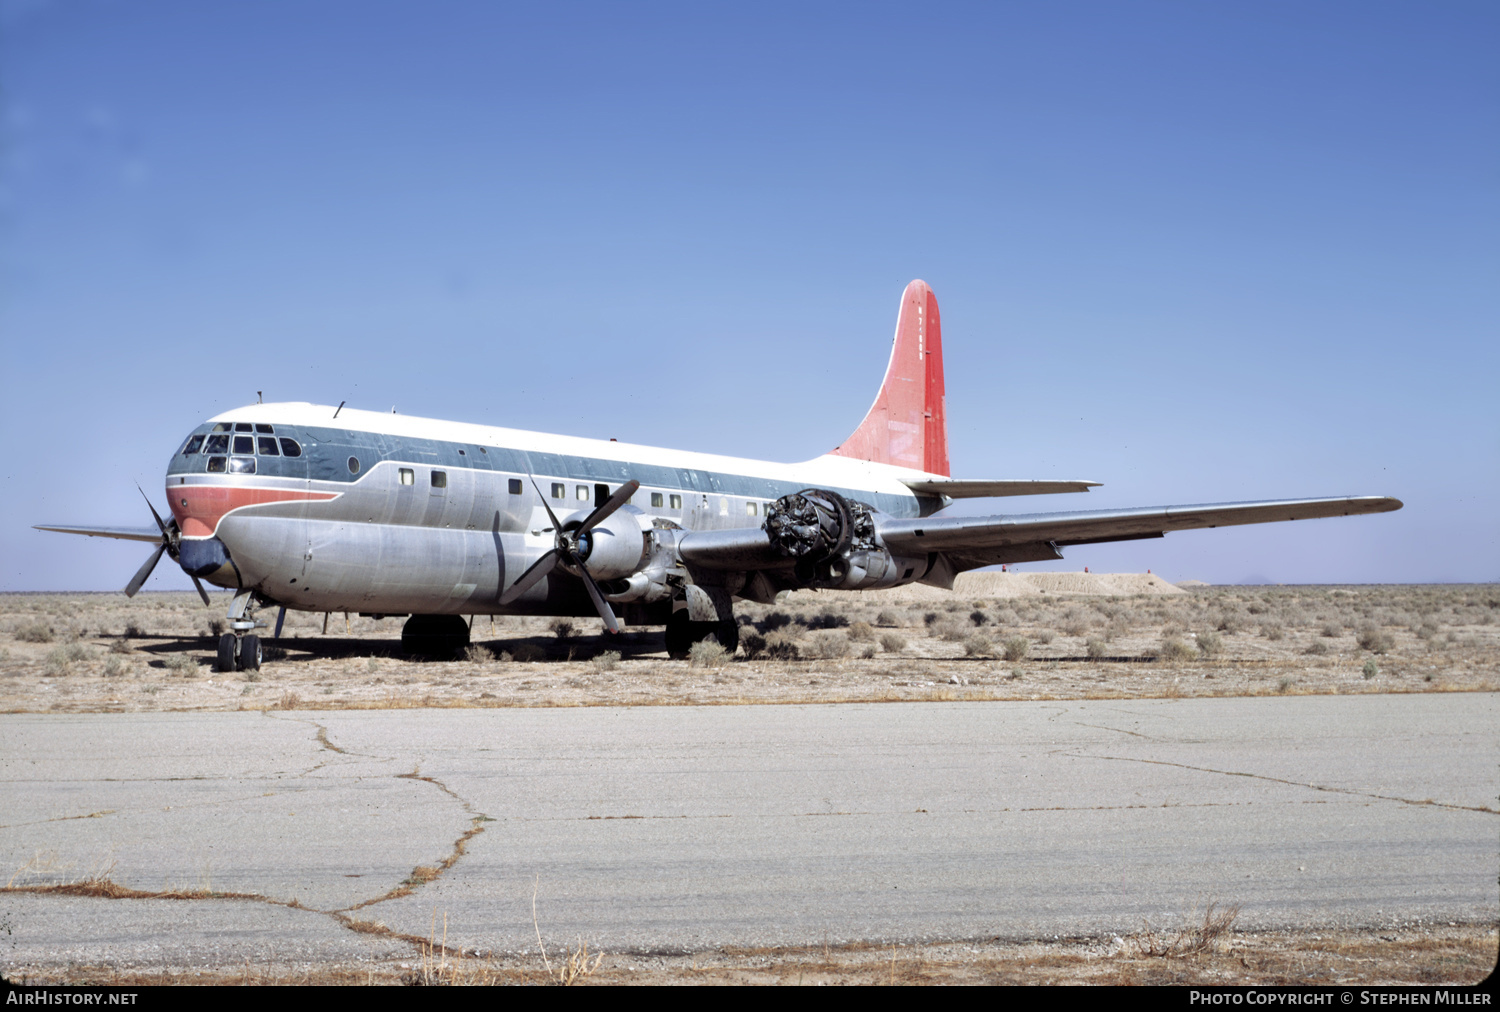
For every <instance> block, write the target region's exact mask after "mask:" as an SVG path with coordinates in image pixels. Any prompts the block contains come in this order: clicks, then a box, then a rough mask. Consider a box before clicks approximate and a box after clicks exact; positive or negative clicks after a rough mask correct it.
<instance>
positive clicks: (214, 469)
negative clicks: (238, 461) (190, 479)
mask: <svg viewBox="0 0 1500 1012" xmlns="http://www.w3.org/2000/svg"><path fill="white" fill-rule="evenodd" d="M208 472H209V474H223V473H224V458H223V457H209V458H208Z"/></svg>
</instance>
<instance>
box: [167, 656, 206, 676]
mask: <svg viewBox="0 0 1500 1012" xmlns="http://www.w3.org/2000/svg"><path fill="white" fill-rule="evenodd" d="M161 663H162V667H164V668H166V669H167V670H168V671H170V672H172V673H173V674H176V675H181V676H182V677H183V678H187V677H188V676H189V675H194V674H197V672H198V658H196V657H194V656H193V655H192V654H171V655H170V656H168V657H167V659H166V660H164V661H162V662H161Z"/></svg>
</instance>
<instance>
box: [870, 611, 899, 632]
mask: <svg viewBox="0 0 1500 1012" xmlns="http://www.w3.org/2000/svg"><path fill="white" fill-rule="evenodd" d="M875 624H876V625H878V626H884V627H885V628H887V629H890V628H894V627H896V626H899V625H900V624H901V616H899V615H897V614H896V613H895V612H893V611H891V610H890V609H889V608H887V609H884V610H882V611H881V613H880V614H879V615H876V616H875Z"/></svg>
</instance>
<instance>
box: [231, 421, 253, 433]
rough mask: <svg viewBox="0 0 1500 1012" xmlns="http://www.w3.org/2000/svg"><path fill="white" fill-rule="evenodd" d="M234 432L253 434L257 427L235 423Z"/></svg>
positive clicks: (244, 423)
mask: <svg viewBox="0 0 1500 1012" xmlns="http://www.w3.org/2000/svg"><path fill="white" fill-rule="evenodd" d="M234 431H235V432H253V431H255V427H254V426H252V425H251V424H250V423H249V422H235V423H234Z"/></svg>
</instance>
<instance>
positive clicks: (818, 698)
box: [0, 574, 1500, 712]
mask: <svg viewBox="0 0 1500 1012" xmlns="http://www.w3.org/2000/svg"><path fill="white" fill-rule="evenodd" d="M1058 575H1060V576H1066V575H1068V574H1058ZM893 593H895V592H893ZM897 596H899V595H897ZM225 605H227V601H224V600H221V601H220V602H219V604H218V605H216V606H215V609H214V610H213V611H210V610H208V609H205V608H204V607H203V606H202V604H201V603H200V602H198V600H197V598H196V597H195V596H194V595H192V594H185V595H181V594H155V593H150V592H148V593H144V594H141V595H138V596H137V597H136V598H134V599H129V598H124V597H123V596H119V595H106V594H71V595H63V594H56V595H54V594H48V595H41V594H35V595H33V594H10V595H0V712H109V711H123V712H145V711H163V710H249V709H272V708H286V709H300V710H311V709H365V708H370V709H391V708H403V707H417V706H437V707H454V706H457V707H469V706H476V707H493V706H580V705H581V706H600V705H671V704H694V705H705V704H708V705H712V704H723V705H741V704H744V703H820V702H822V703H830V702H844V701H849V702H855V701H887V700H889V701H896V700H925V699H931V698H933V696H932V695H931V693H930V689H929V687H928V686H927V685H926V683H929V682H931V683H938V684H948V685H955V686H957V688H955V689H954V690H953V691H952V695H953V696H954V697H955V698H957V699H961V700H983V699H1076V698H1120V699H1133V698H1152V697H1162V696H1173V695H1176V696H1184V697H1194V696H1237V695H1264V694H1275V693H1277V692H1278V691H1280V692H1296V693H1362V692H1451V691H1495V690H1497V689H1500V621H1497V619H1500V590H1497V588H1495V587H1493V586H1489V585H1479V586H1453V587H1399V586H1398V587H1357V588H1340V587H1334V588H1329V587H1296V588H1288V587H1264V588H1261V587H1256V588H1249V587H1214V588H1204V589H1200V590H1195V591H1193V592H1192V593H1177V594H1171V595H1168V594H1160V595H1156V596H1137V597H1120V596H1116V597H1107V596H1092V597H1090V596H1078V595H1073V596H1067V595H1061V594H1059V595H1055V596H1054V595H1052V594H1048V595H1046V596H1041V595H1036V596H1033V597H1031V598H1006V599H984V598H982V597H979V596H977V595H975V594H973V593H969V592H968V591H965V592H964V593H963V594H962V595H957V594H946V597H944V596H939V595H937V592H933V597H932V598H931V599H930V600H925V601H923V602H922V603H920V604H913V605H910V606H895V607H893V606H892V605H891V602H890V600H889V599H887V598H883V597H881V596H880V595H878V594H870V595H862V594H833V593H824V594H818V595H801V594H792V595H790V596H789V597H788V598H787V600H786V601H784V602H783V603H781V604H779V605H775V606H767V605H757V604H751V603H747V602H741V603H739V604H738V605H737V606H736V610H737V613H738V614H740V615H741V616H742V622H745V623H747V624H745V625H742V627H741V643H742V645H743V649H742V651H741V653H740V655H739V656H737V657H732V658H731V657H725V658H723V659H722V660H716V661H715V662H714V663H711V664H707V665H705V666H702V667H694V666H693V665H691V664H690V663H688V662H681V661H671V660H669V659H667V658H666V657H665V654H664V652H663V649H662V643H661V634H660V632H659V631H657V630H633V629H627V631H626V632H625V633H624V634H622V635H620V636H618V637H608V638H606V637H604V636H603V635H601V631H600V624H599V622H598V620H597V619H593V620H590V619H576V620H572V622H573V623H574V628H573V629H572V631H571V634H570V636H569V637H568V638H566V639H559V638H558V636H557V632H558V629H557V628H556V625H557V624H556V623H551V622H549V621H548V620H546V619H541V618H497V619H495V620H493V621H492V620H490V619H489V618H488V617H486V616H480V617H479V618H478V619H477V620H476V621H475V624H474V636H475V640H476V642H475V644H474V652H473V655H472V657H473V659H469V658H464V659H461V660H447V661H416V660H407V659H405V658H403V657H402V656H401V654H400V644H399V636H400V628H401V623H400V622H399V621H393V620H385V621H383V622H379V621H376V620H373V619H367V618H361V617H358V616H351V617H350V621H349V629H350V632H349V634H347V635H346V634H345V633H344V631H343V627H344V623H343V622H338V623H333V624H331V626H330V629H331V630H333V631H334V632H335V633H336V635H335V634H330V635H329V636H326V637H325V636H323V635H322V632H321V627H322V616H321V615H299V614H295V613H293V614H289V615H288V616H287V623H286V635H285V637H284V638H283V639H282V640H281V641H280V642H279V643H278V644H271V643H267V644H266V645H267V646H268V647H270V646H273V645H274V646H279V647H280V648H282V649H283V650H284V653H285V656H284V658H283V659H281V660H276V661H270V660H268V661H267V663H266V664H265V665H264V667H263V668H262V669H261V671H259V672H237V673H235V672H232V673H222V672H218V671H215V670H214V668H213V665H212V661H213V658H214V651H215V646H216V644H215V641H214V640H213V638H212V637H211V636H208V635H205V634H204V628H205V626H207V625H208V624H209V622H208V617H209V616H211V615H213V614H214V611H217V610H218V608H219V607H222V606H225ZM950 609H951V610H950ZM975 611H980V612H982V613H983V614H984V615H985V616H986V622H985V624H984V625H983V626H975V625H974V623H973V620H972V613H973V612H975ZM928 616H931V620H932V621H931V622H930V623H929V622H928V621H927V618H928ZM39 625H40V626H44V627H46V628H48V629H52V630H57V631H58V632H57V634H56V638H55V639H54V640H53V641H52V642H51V643H32V642H28V640H27V639H26V638H25V637H26V635H29V634H24V630H27V629H30V628H33V627H36V626H39ZM1273 626H1274V628H1275V629H1276V630H1278V631H1279V635H1280V638H1279V639H1273V638H1269V637H1268V636H1266V635H1264V630H1265V629H1267V628H1268V627H1273ZM1324 626H1329V627H1333V626H1336V627H1337V630H1338V632H1339V635H1338V636H1337V637H1334V638H1329V637H1325V636H1323V635H1322V634H1321V632H1320V630H1322V629H1323V627H1324ZM877 627H879V630H880V631H879V632H878V634H877V633H876V632H875V630H876V628H877ZM1101 627H1102V628H1101ZM1221 627H1222V628H1221ZM1367 627H1368V628H1373V629H1375V630H1378V632H1379V634H1380V635H1381V636H1383V637H1385V638H1388V639H1389V640H1390V647H1389V649H1388V650H1387V651H1386V652H1385V653H1383V654H1378V655H1375V656H1376V657H1378V668H1377V670H1378V677H1370V678H1366V677H1365V676H1364V672H1365V661H1366V660H1369V659H1370V658H1371V653H1370V652H1368V651H1363V650H1361V649H1360V648H1359V646H1358V644H1357V643H1356V637H1355V636H1354V635H1346V634H1345V633H1344V630H1345V629H1358V630H1365V629H1366V628H1367ZM867 628H868V629H869V630H870V634H871V635H875V636H877V639H878V641H879V644H880V647H879V649H878V650H877V649H875V641H872V640H865V639H863V637H864V636H865V635H866V629H867ZM120 629H127V630H130V631H131V632H132V633H134V634H137V635H133V636H132V638H130V639H125V638H122V637H121V636H119V635H117V634H114V633H106V631H107V630H120ZM64 630H66V632H64ZM80 630H85V631H87V630H92V631H94V632H95V633H97V635H91V636H88V635H86V636H83V637H82V638H78V639H68V638H67V637H71V636H74V635H75V634H76V633H77V632H78V631H80ZM142 630H151V635H149V636H147V635H143V634H140V633H141V631H142ZM898 630H899V631H898ZM1079 630H1092V631H1091V632H1090V633H1089V638H1088V639H1087V640H1083V639H1081V638H1079V637H1078V636H1074V635H1072V633H1074V632H1077V631H1079ZM1188 630H1197V640H1198V641H1197V643H1196V644H1195V642H1194V640H1193V638H1191V637H1189V636H1188V632H1187V631H1188ZM952 631H962V632H963V635H962V638H960V639H957V640H949V639H945V638H944V635H945V634H948V633H950V632H952ZM1208 634H1212V637H1216V638H1217V645H1216V647H1214V648H1211V649H1210V650H1209V651H1208V652H1211V653H1214V656H1213V657H1206V656H1204V654H1205V651H1204V650H1203V649H1202V646H1203V644H1205V643H1209V642H1213V640H1212V639H1211V638H1210V637H1209V636H1208ZM975 636H983V637H984V638H986V639H988V640H989V641H990V642H991V643H992V644H993V647H992V650H993V651H995V652H997V653H999V654H1000V656H998V657H997V656H993V655H992V654H990V653H987V652H986V651H984V650H983V648H982V647H981V646H980V644H978V643H977V641H973V637H975ZM7 637H8V639H7ZM1171 637H1177V638H1179V639H1181V640H1182V641H1183V644H1184V649H1183V650H1182V653H1181V659H1180V660H1177V661H1173V662H1171V663H1166V662H1165V661H1164V660H1162V661H1156V662H1143V661H1142V658H1145V657H1148V656H1150V655H1151V654H1152V653H1153V652H1155V651H1159V650H1160V648H1161V645H1162V643H1163V642H1164V640H1166V639H1168V638H1171ZM58 640H62V643H61V645H59V643H58ZM1022 640H1024V641H1026V646H1025V652H1024V653H1021V652H1020V644H1019V642H1016V641H1022ZM1049 640H1050V642H1045V641H1049ZM1370 642H1371V643H1374V640H1371V641H1370ZM1007 644H1010V645H1011V646H1010V649H1009V650H1008V651H1007V650H1006V647H1007ZM61 647H68V648H70V649H69V651H68V653H66V654H61V655H57V656H56V657H55V658H53V659H51V660H50V661H49V657H51V656H52V654H53V652H55V651H57V650H59V649H61ZM570 653H571V654H572V655H573V656H572V659H569V654H570ZM616 653H617V654H619V660H618V661H614V660H613V658H612V656H611V655H612V654H616ZM267 656H268V657H270V656H271V653H270V652H269V651H268V653H267ZM488 658H493V659H488ZM611 665H613V666H611ZM184 676H186V677H184Z"/></svg>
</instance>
